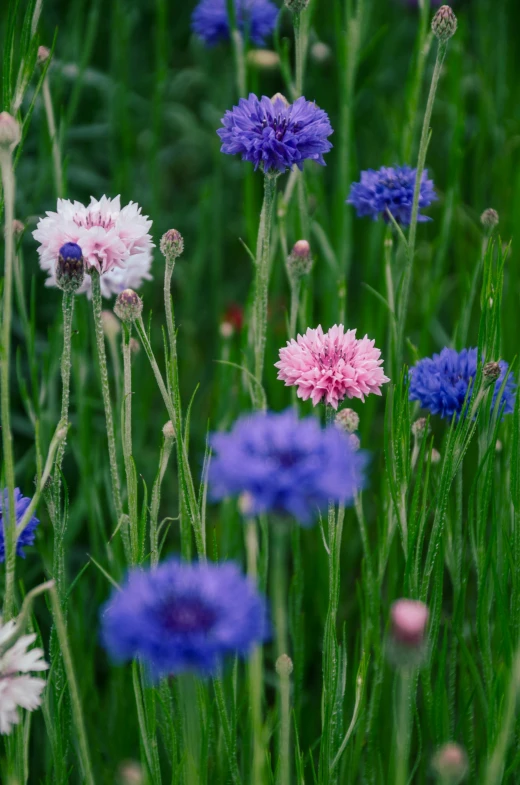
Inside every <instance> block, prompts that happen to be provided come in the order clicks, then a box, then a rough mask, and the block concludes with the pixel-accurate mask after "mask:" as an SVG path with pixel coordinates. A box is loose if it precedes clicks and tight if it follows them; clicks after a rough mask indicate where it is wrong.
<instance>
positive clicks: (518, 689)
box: [483, 650, 520, 785]
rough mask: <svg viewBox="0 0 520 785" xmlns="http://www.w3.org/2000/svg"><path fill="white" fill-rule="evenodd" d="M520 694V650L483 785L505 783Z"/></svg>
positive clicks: (513, 664) (515, 660)
mask: <svg viewBox="0 0 520 785" xmlns="http://www.w3.org/2000/svg"><path fill="white" fill-rule="evenodd" d="M519 693H520V650H519V651H517V653H516V655H515V657H514V659H513V662H512V667H511V682H510V685H509V690H508V693H507V695H506V697H505V701H504V711H503V714H502V717H501V718H500V719H501V722H500V724H499V727H500V731H499V734H498V737H497V740H496V743H495V747H494V749H493V753H492V755H491V757H490V759H489V763H488V765H487V767H486V773H485V777H484V779H483V785H496V783H499V782H502V781H503V779H502V778H503V775H504V769H505V763H506V754H507V749H508V746H509V741H510V738H511V735H512V733H513V731H514V727H515V716H516V707H517V702H518V695H519Z"/></svg>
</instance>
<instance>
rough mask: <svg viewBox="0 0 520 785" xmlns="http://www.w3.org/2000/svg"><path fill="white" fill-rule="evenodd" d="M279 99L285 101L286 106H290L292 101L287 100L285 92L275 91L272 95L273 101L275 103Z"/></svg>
mask: <svg viewBox="0 0 520 785" xmlns="http://www.w3.org/2000/svg"><path fill="white" fill-rule="evenodd" d="M278 100H280V101H283V103H284V104H285V106H290V105H291V104H290V102H289V101H288V100H287V98H286V97H285V96H284V95H283V93H275V94H274V95H273V96H272V98H271V101H272V102H273V104H274V102H275V101H278Z"/></svg>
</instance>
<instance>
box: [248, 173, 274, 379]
mask: <svg viewBox="0 0 520 785" xmlns="http://www.w3.org/2000/svg"><path fill="white" fill-rule="evenodd" d="M276 180H277V175H276V174H272V173H269V172H267V173H266V174H265V176H264V201H263V204H262V211H261V213H260V226H259V229H258V238H257V245H256V278H255V299H254V303H253V313H254V318H253V326H254V346H255V377H256V379H257V381H258V382H259V383H260V384H261V383H262V376H263V370H264V355H265V341H266V332H267V306H268V288H269V262H270V248H271V223H272V216H273V207H274V201H275V196H276Z"/></svg>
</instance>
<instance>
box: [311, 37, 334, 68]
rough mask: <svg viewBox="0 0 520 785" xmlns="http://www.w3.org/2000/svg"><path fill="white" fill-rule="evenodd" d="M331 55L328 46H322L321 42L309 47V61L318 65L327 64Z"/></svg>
mask: <svg viewBox="0 0 520 785" xmlns="http://www.w3.org/2000/svg"><path fill="white" fill-rule="evenodd" d="M331 55H332V51H331V48H330V46H327V44H324V43H323V41H316V43H314V44H313V45H312V46H311V59H312V60H314V62H315V63H318V64H319V65H323V63H326V62H328V61H329V60H330V58H331Z"/></svg>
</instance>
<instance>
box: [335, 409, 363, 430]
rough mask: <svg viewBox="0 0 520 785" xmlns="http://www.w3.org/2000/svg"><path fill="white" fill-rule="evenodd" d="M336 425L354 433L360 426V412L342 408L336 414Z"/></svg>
mask: <svg viewBox="0 0 520 785" xmlns="http://www.w3.org/2000/svg"><path fill="white" fill-rule="evenodd" d="M334 425H336V426H337V427H338V428H341V429H342V430H344V431H347V433H354V431H357V429H358V428H359V414H358V413H357V412H355V411H354V409H342V410H341V411H340V412H338V413H337V414H336V417H335V418H334Z"/></svg>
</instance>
